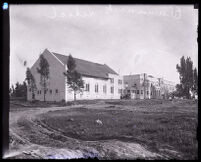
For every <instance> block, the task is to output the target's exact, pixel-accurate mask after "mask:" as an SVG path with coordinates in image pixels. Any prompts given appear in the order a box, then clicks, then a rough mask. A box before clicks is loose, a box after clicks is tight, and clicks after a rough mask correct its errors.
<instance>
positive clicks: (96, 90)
mask: <svg viewBox="0 0 201 162" xmlns="http://www.w3.org/2000/svg"><path fill="white" fill-rule="evenodd" d="M95 92H96V93H98V84H96V85H95Z"/></svg>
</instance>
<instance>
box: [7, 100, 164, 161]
mask: <svg viewBox="0 0 201 162" xmlns="http://www.w3.org/2000/svg"><path fill="white" fill-rule="evenodd" d="M85 106H86V105H85ZM79 107H82V105H79V106H78V105H77V106H67V107H51V108H29V109H24V110H23V111H13V112H10V116H9V118H10V123H9V124H10V127H9V130H10V138H11V142H10V151H9V152H8V153H7V155H5V157H4V158H22V159H23V158H26V159H71V158H88V157H91V158H93V157H97V158H98V159H144V158H145V159H161V158H162V159H165V158H167V159H168V157H165V156H164V155H163V156H162V155H159V154H157V153H153V152H150V151H149V150H147V149H146V148H145V147H143V146H141V145H140V144H137V143H131V142H122V141H118V140H115V139H113V140H101V141H82V140H78V139H74V138H70V137H67V136H65V135H63V134H62V133H61V132H59V131H56V130H53V129H51V128H49V127H48V126H47V125H45V124H41V123H40V122H37V121H38V120H39V119H38V117H39V115H41V114H45V113H47V112H49V111H56V110H63V109H69V108H79ZM95 107H99V108H100V107H103V106H101V104H100V105H99V106H97V104H96V106H95ZM104 107H106V105H104ZM88 108H94V106H93V105H90V106H88ZM36 119H37V120H36Z"/></svg>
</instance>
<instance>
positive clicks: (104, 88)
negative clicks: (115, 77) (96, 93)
mask: <svg viewBox="0 0 201 162" xmlns="http://www.w3.org/2000/svg"><path fill="white" fill-rule="evenodd" d="M103 93H107V86H106V85H104V86H103Z"/></svg>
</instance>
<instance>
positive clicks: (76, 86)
mask: <svg viewBox="0 0 201 162" xmlns="http://www.w3.org/2000/svg"><path fill="white" fill-rule="evenodd" d="M67 67H68V70H67V71H66V72H65V73H64V75H65V76H66V77H67V84H68V86H69V88H70V89H71V90H72V91H73V92H74V101H75V100H76V94H77V93H80V92H81V91H82V89H83V88H84V81H83V80H82V76H81V74H80V73H78V72H77V71H76V70H75V68H76V63H75V60H74V59H73V57H72V56H71V54H70V55H69V57H68V60H67Z"/></svg>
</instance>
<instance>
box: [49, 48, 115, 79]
mask: <svg viewBox="0 0 201 162" xmlns="http://www.w3.org/2000/svg"><path fill="white" fill-rule="evenodd" d="M52 53H53V54H54V55H55V56H56V57H57V58H58V59H59V60H60V61H61V62H62V63H63V64H65V65H67V60H68V56H66V55H62V54H58V53H55V52H52ZM74 59H75V63H76V70H77V72H79V73H80V74H82V75H85V76H90V77H97V78H108V74H116V75H118V74H117V73H116V72H115V71H114V70H112V69H111V68H110V67H109V66H107V65H106V64H104V65H103V64H98V63H93V62H90V61H86V60H81V59H78V58H74Z"/></svg>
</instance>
